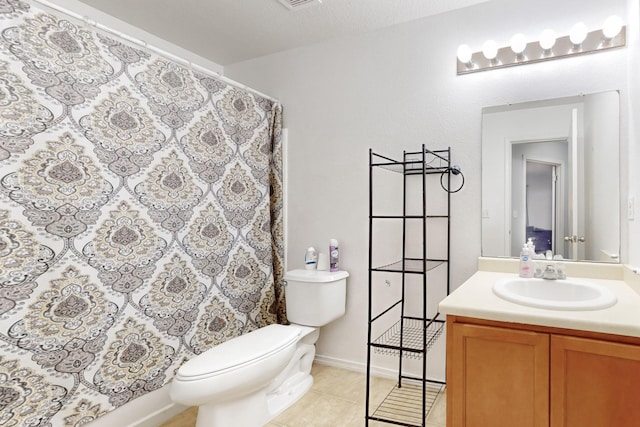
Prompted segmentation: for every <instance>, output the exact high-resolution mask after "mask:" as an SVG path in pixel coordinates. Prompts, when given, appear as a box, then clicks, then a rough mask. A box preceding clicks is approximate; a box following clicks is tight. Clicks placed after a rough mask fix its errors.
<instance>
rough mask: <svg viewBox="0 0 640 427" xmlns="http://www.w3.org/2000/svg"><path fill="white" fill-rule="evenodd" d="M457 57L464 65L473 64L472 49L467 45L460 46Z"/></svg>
mask: <svg viewBox="0 0 640 427" xmlns="http://www.w3.org/2000/svg"><path fill="white" fill-rule="evenodd" d="M457 56H458V61H460V62H462V63H463V64H469V63H470V62H471V48H469V46H468V45H466V44H461V45H460V46H458V52H457Z"/></svg>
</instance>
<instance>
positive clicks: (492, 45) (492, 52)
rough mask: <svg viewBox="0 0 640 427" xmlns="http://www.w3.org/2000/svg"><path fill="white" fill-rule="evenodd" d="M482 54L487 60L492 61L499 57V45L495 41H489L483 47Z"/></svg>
mask: <svg viewBox="0 0 640 427" xmlns="http://www.w3.org/2000/svg"><path fill="white" fill-rule="evenodd" d="M482 54H483V55H484V57H485V58H487V59H488V60H490V61H492V60H494V59H496V56H498V45H497V44H496V42H495V41H493V40H487V41H486V42H484V44H483V45H482Z"/></svg>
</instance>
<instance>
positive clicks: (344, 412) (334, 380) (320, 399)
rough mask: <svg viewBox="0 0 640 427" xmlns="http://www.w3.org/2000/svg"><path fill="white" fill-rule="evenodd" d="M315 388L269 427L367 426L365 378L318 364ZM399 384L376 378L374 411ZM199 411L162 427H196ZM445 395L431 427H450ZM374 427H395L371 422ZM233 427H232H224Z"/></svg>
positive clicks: (190, 411)
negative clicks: (447, 421)
mask: <svg viewBox="0 0 640 427" xmlns="http://www.w3.org/2000/svg"><path fill="white" fill-rule="evenodd" d="M312 375H313V377H314V384H313V387H312V388H311V390H309V392H308V393H307V394H306V395H304V396H303V397H302V399H300V400H299V401H298V402H296V404H295V405H293V406H292V407H290V408H289V409H287V410H286V411H284V412H283V413H282V414H280V415H279V416H278V417H276V418H275V419H274V420H273V421H271V423H269V424H267V426H266V427H362V426H364V425H365V420H364V413H365V410H364V407H365V388H366V387H365V381H366V379H365V375H364V374H361V373H358V372H353V371H347V370H344V369H339V368H334V367H331V366H326V365H319V364H314V365H313V368H312ZM394 386H395V381H394V380H390V379H385V378H373V381H372V384H371V390H372V393H371V407H372V408H374V407H377V406H378V405H379V404H380V403H381V402H382V401H383V400H384V398H385V397H386V396H387V395H388V394H389V393H390V392H391V391H392V390H393V388H394ZM196 414H197V409H196V408H190V409H188V410H187V411H185V412H183V413H181V414H179V415H177V416H176V417H174V418H172V419H171V420H169V421H167V422H166V423H164V424H162V426H160V427H193V426H195V419H196ZM445 414H446V409H445V391H442V392H440V393H439V394H438V396H437V397H436V399H435V402H434V404H433V407H432V409H431V411H430V412H429V416H428V417H427V426H428V427H445V426H446V418H445ZM369 426H370V427H389V426H393V424H388V423H381V422H375V421H371V422H369ZM221 427H231V426H221Z"/></svg>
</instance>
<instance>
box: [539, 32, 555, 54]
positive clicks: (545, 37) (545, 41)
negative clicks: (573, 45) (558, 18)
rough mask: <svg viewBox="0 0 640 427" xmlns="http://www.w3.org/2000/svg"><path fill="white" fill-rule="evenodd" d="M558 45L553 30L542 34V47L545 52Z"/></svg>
mask: <svg viewBox="0 0 640 427" xmlns="http://www.w3.org/2000/svg"><path fill="white" fill-rule="evenodd" d="M554 44H556V32H555V31H553V30H544V31H543V32H542V34H540V47H541V48H542V49H544V50H550V49H551V48H552V47H553V45H554Z"/></svg>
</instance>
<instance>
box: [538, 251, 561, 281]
mask: <svg viewBox="0 0 640 427" xmlns="http://www.w3.org/2000/svg"><path fill="white" fill-rule="evenodd" d="M545 261H546V264H547V266H546V267H545V268H544V271H543V272H542V278H543V279H547V280H558V279H566V278H567V276H566V274H565V272H564V264H563V263H562V256H561V255H556V256H555V257H553V261H555V263H553V264H551V263H549V260H548V259H547V260H545Z"/></svg>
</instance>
